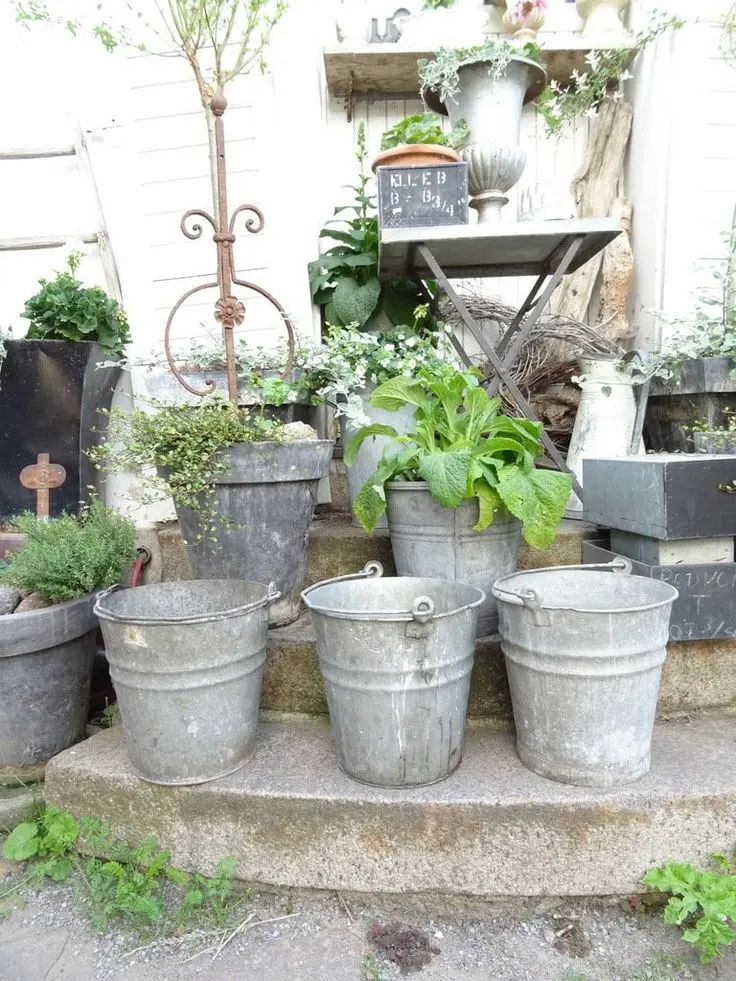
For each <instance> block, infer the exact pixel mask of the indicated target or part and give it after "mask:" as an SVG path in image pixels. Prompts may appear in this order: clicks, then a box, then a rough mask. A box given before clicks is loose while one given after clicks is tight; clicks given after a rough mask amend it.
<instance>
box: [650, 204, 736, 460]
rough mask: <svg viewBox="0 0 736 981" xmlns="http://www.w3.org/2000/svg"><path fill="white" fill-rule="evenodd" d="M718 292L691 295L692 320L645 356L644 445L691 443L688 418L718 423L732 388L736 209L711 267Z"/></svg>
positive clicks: (668, 447)
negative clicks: (717, 262) (719, 260)
mask: <svg viewBox="0 0 736 981" xmlns="http://www.w3.org/2000/svg"><path fill="white" fill-rule="evenodd" d="M714 278H715V281H716V283H717V284H718V293H717V294H715V295H713V293H712V292H706V291H701V292H699V293H698V294H697V296H696V304H695V317H694V319H693V320H682V321H675V331H674V333H673V334H672V336H671V337H670V339H669V340H668V341H667V343H666V344H665V345H664V347H663V348H662V350H661V351H660V352H658V353H657V354H655V355H654V356H653V357H652V358H651V359H650V361H649V364H648V368H647V372H648V374H649V375H650V377H651V379H652V383H651V390H650V394H649V401H648V402H647V414H646V423H645V437H646V442H647V447H648V449H651V450H655V451H659V452H667V453H676V452H691V451H692V449H693V424H694V423H695V421H696V420H699V424H700V425H701V426H703V427H706V428H707V427H710V428H711V429H715V428H719V427H720V426H721V424H722V421H723V418H724V415H725V413H726V411H727V410H728V406H729V403H731V404H733V399H734V393H736V377H734V375H736V370H735V369H736V289H735V288H734V287H735V284H736V214H735V215H734V223H733V227H732V231H731V234H730V238H729V242H728V256H727V258H726V260H724V263H723V268H722V269H720V270H717V271H716V272H715V273H714Z"/></svg>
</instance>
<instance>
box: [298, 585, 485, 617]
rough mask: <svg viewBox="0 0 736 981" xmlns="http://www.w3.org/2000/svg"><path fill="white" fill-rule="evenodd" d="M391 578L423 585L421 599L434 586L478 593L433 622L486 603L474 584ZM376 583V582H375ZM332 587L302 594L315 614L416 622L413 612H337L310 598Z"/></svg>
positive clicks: (316, 586) (480, 591)
mask: <svg viewBox="0 0 736 981" xmlns="http://www.w3.org/2000/svg"><path fill="white" fill-rule="evenodd" d="M391 578H395V579H401V580H402V581H403V582H405V583H408V582H415V583H417V584H420V583H421V584H423V585H422V586H419V585H417V591H416V592H417V597H420V596H421V595H422V594H423V593H424V592H426V590H427V589H431V587H432V585H433V584H436V585H437V586H441V587H443V588H446V587H447V586H462V587H463V588H465V589H471V590H473V592H475V593H477V594H478V595H477V597H476V599H475V600H473V601H472V602H471V603H463V604H462V605H461V606H457V607H455V608H454V609H452V610H447V611H446V612H444V613H433V614H432V617H431V619H432V621H434V620H444V619H446V618H447V617H451V616H456V615H457V614H458V613H463V612H465V610H474V609H476V608H477V607H479V606H481V604H483V603H484V602H485V599H486V594H485V593H484V592H483V590H482V589H481V588H480V587H479V586H474V585H472V583H466V582H462V583H453V582H449V581H446V580H444V579H431V578H419V577H416V576H394V577H391ZM374 581H375V580H374ZM382 581H383V582H384V583H385V582H387V581H389V582H390V578H389V579H384V580H382ZM366 582H371V580H370V579H369V580H366ZM329 585H332V583H330V582H329V581H327V582H325V583H317V584H315V585H314V586H310V587H309V588H308V589H305V590H304V591H303V592H302V594H301V595H302V599H303V600H304V602H305V604H306V605H307V606H308V607H309V609H310V610H313V611H314V612H315V613H320V614H322V616H326V617H331V618H332V619H334V620H370V621H378V622H380V623H410V622H411V621H413V620H415V619H416V617H415V614H414V613H413V612H412V611H411V610H396V611H390V612H381V611H380V610H336V609H334V608H332V607H325V606H318V605H317V604H316V603H315V602H314V601H313V600H312V599H311V597H310V595H309V594H310V593H314V592H318V591H319V590H320V589H322V588H323V587H326V586H329Z"/></svg>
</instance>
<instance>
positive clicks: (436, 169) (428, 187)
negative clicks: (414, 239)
mask: <svg viewBox="0 0 736 981" xmlns="http://www.w3.org/2000/svg"><path fill="white" fill-rule="evenodd" d="M377 175H378V221H379V224H380V225H381V227H382V228H416V227H419V226H422V227H425V228H426V227H427V226H429V225H467V223H468V165H467V164H466V163H451V164H411V165H409V166H403V167H379V168H378V169H377Z"/></svg>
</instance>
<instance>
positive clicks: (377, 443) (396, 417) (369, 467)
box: [340, 385, 415, 528]
mask: <svg viewBox="0 0 736 981" xmlns="http://www.w3.org/2000/svg"><path fill="white" fill-rule="evenodd" d="M374 390H375V385H372V386H371V387H369V388H366V389H364V390H362V391H360V392H356V393H355V394H356V395H358V396H360V397H361V398H362V400H363V412H364V413H365V415H366V417H367V418H368V420H369V422H370V425H373V424H374V423H381V424H382V425H384V426H393V428H394V429H395V430H396V432H397V433H399V435H400V436H405V435H406V433H408V432H409V431H410V430H411V429H412V427H413V425H414V411H415V407H414V406H413V405H405V406H403V407H402V408H401V409H398V410H397V411H396V412H388V411H387V410H386V409H379V408H377V407H376V406H375V405H371V404H370V402H369V401H368V400H369V398H370V396H371V393H372V392H373V391H374ZM340 427H341V433H342V440H343V443H344V444H347V443H348V442H349V441H350V439H352V437H353V436H354V435H355V433H357V432H358V430H359V429H360V428H361V426H359V425H356V424H355V423H353V422H351V421H350V419H348V418H347V417H346V416H340ZM389 442H390V441H389V439H388V437H386V436H371V437H370V439H367V440H365V442H364V443H363V445H362V446H361V447H360V449H359V450H358V454H357V456H356V457H355V460H354V461H353V463H352V464H351V466H349V467H348V468H347V469H348V500H349V502H350V513H351V515H352V523H353V524H354V525H355V526H356V527H359V526H360V522H359V521H358V519H357V518H356V517H355V515H354V514H353V510H352V509H353V503H354V501H355V498H356V497H357V496H358V494H359V493H360V489H361V487H362V486H363V484H364V483H365V482H366V480H368V478H369V477H371V476H372V475H373V474H374V473H375V470H376V467H377V466H378V464H379V462H380V460H381V456H382V455H383V451H384V449H385V448H386V447H387V446H388V445H389ZM376 528H388V519H387V518H386V515H385V514H384V515H382V516H381V517H380V518H379V519H378V521H377V522H376Z"/></svg>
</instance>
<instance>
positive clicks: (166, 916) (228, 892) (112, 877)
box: [3, 808, 242, 933]
mask: <svg viewBox="0 0 736 981" xmlns="http://www.w3.org/2000/svg"><path fill="white" fill-rule="evenodd" d="M80 848H83V849H84V851H85V852H88V853H91V854H92V855H93V856H95V855H104V856H106V857H105V858H99V857H88V856H86V855H83V854H81V853H80ZM3 855H4V856H5V857H6V858H9V859H11V860H13V861H19V862H28V873H27V877H28V880H29V881H30V882H39V881H41V880H43V879H46V878H50V879H52V880H54V881H55V882H66V881H70V880H71V881H74V880H75V879H76V885H77V886H78V894H79V895H80V896H81V898H82V899H83V900H84V901H85V904H86V906H87V909H88V912H89V915H90V919H91V921H92V924H93V925H94V926H95V927H96V928H97V929H100V930H101V929H103V928H104V927H106V926H107V925H108V924H109V923H111V922H113V921H119V922H122V923H123V924H124V925H125V926H127V927H129V928H133V929H137V930H146V931H155V932H157V933H165V932H170V931H172V930H175V929H181V928H185V927H186V926H188V925H189V924H191V923H192V922H193V921H196V922H201V921H203V920H204V921H210V922H214V923H216V924H220V923H221V922H222V921H223V920H224V919H226V918H227V916H228V914H229V913H230V912H231V911H232V910H233V909H234V908H236V907H237V906H238V905H240V903H241V901H242V898H241V896H240V895H239V894H238V892H237V890H236V889H235V883H234V877H235V870H236V864H237V863H236V861H235V859H233V858H226V859H223V860H222V861H221V862H220V863H219V864H218V866H217V869H216V871H215V873H214V875H213V876H212V878H206V877H205V876H201V875H189V874H188V873H186V872H182V871H181V870H179V869H176V868H175V867H174V866H172V864H171V862H170V858H171V854H170V852H169V851H167V850H165V849H163V848H161V846H160V845H159V843H158V842H157V841H156V839H154V838H148V839H146V840H145V841H143V842H141V844H140V845H138V846H137V847H132V846H130V845H128V844H126V843H125V842H121V841H119V840H117V839H116V838H115V837H114V836H113V834H112V832H111V830H110V827H109V825H107V824H104V823H103V822H101V821H97V820H95V819H92V818H82V819H81V820H79V821H77V820H76V818H74V817H73V816H72V815H71V814H67V813H65V812H64V811H60V810H58V809H57V808H47V809H46V810H45V811H44V812H43V813H42V814H41V815H40V816H39V818H38V819H37V820H35V821H24V822H22V823H21V824H19V825H18V826H17V827H16V828H15V829H14V830H13V831H12V832H11V833H10V835H9V836H8V838H7V839H6V841H5V844H4V846H3ZM172 889H173V894H172Z"/></svg>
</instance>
